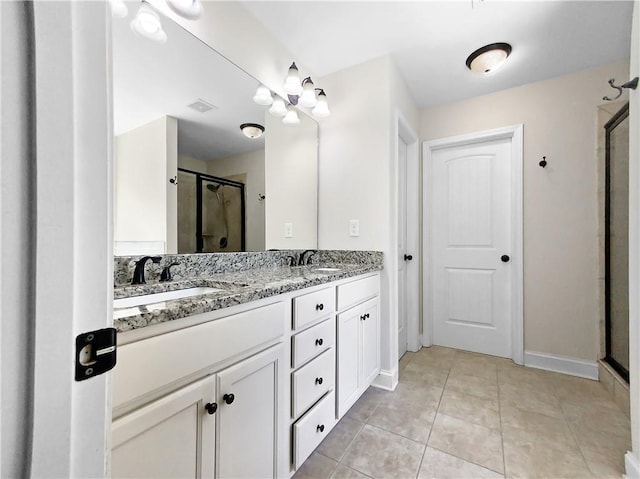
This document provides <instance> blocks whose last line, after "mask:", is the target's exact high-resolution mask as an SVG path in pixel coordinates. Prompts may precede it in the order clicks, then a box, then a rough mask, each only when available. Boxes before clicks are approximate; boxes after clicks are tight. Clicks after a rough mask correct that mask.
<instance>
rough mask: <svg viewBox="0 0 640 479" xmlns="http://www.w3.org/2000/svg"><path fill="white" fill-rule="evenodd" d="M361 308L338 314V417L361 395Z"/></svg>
mask: <svg viewBox="0 0 640 479" xmlns="http://www.w3.org/2000/svg"><path fill="white" fill-rule="evenodd" d="M360 315H361V309H360V308H358V307H357V308H353V309H350V310H348V311H345V312H344V313H342V314H339V315H338V358H337V363H338V378H337V384H338V386H337V393H338V417H342V416H343V415H344V414H345V413H346V412H347V411H348V410H349V408H350V407H351V406H352V405H353V403H354V402H356V400H357V399H358V396H359V387H360V381H359V377H360V375H359V371H358V363H359V359H358V358H359V357H360V339H359V338H360V321H361V320H360Z"/></svg>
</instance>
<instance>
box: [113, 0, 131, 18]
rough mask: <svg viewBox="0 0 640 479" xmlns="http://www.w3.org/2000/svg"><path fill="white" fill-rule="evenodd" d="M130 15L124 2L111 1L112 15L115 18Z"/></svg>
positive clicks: (118, 0) (122, 0)
mask: <svg viewBox="0 0 640 479" xmlns="http://www.w3.org/2000/svg"><path fill="white" fill-rule="evenodd" d="M128 14H129V9H128V8H127V5H126V4H125V3H124V0H111V15H112V16H113V17H114V18H124V17H126V16H127V15H128Z"/></svg>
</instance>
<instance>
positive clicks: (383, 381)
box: [371, 368, 398, 391]
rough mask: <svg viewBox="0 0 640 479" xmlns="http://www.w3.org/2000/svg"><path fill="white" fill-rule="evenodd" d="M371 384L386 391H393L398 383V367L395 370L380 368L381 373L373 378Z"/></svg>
mask: <svg viewBox="0 0 640 479" xmlns="http://www.w3.org/2000/svg"><path fill="white" fill-rule="evenodd" d="M371 385H372V386H373V387H376V388H379V389H384V390H386V391H393V390H394V389H395V388H396V386H397V385H398V368H395V369H394V370H393V371H388V370H386V369H382V370H380V374H378V377H376V378H375V379H374V380H373V383H372V384H371Z"/></svg>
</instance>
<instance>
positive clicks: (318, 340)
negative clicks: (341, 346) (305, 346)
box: [316, 338, 324, 346]
mask: <svg viewBox="0 0 640 479" xmlns="http://www.w3.org/2000/svg"><path fill="white" fill-rule="evenodd" d="M322 343H324V341H323V340H322V338H320V339H316V346H322Z"/></svg>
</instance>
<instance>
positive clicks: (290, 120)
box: [282, 105, 300, 125]
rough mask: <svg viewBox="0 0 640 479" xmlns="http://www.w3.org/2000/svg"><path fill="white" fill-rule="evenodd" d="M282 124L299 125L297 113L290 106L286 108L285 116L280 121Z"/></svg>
mask: <svg viewBox="0 0 640 479" xmlns="http://www.w3.org/2000/svg"><path fill="white" fill-rule="evenodd" d="M282 123H284V124H285V125H299V124H300V118H298V112H297V111H296V110H295V108H293V107H292V106H291V105H289V106H288V107H287V114H286V115H285V116H284V118H283V119H282Z"/></svg>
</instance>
